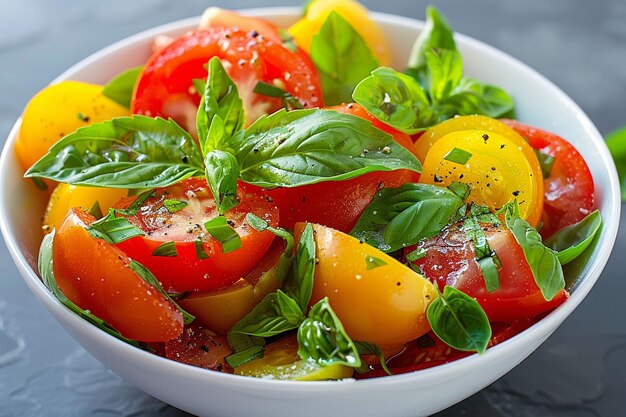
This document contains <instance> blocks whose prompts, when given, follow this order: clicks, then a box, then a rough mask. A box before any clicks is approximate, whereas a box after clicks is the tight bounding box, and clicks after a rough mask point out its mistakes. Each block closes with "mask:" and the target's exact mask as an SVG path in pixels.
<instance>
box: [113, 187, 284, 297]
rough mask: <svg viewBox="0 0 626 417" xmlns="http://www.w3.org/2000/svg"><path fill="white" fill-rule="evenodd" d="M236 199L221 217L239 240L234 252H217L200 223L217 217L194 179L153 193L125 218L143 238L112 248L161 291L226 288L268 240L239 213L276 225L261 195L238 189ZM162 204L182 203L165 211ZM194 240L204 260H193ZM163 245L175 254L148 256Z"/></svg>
mask: <svg viewBox="0 0 626 417" xmlns="http://www.w3.org/2000/svg"><path fill="white" fill-rule="evenodd" d="M238 197H239V200H240V204H239V205H238V206H237V207H235V208H234V209H231V210H229V211H228V212H227V213H226V214H225V217H226V219H227V220H228V221H229V223H230V224H231V226H232V227H233V228H234V229H235V231H236V232H237V233H238V234H239V236H240V238H241V248H240V249H237V250H234V251H232V252H227V253H223V251H222V245H221V244H220V243H219V242H218V241H217V240H216V239H214V238H213V237H211V236H210V235H209V234H208V233H207V232H206V229H205V228H204V223H205V222H207V221H209V220H211V219H213V218H215V217H216V216H217V215H218V214H217V210H216V207H215V201H214V200H213V196H212V194H211V191H210V190H209V188H208V185H207V184H206V182H205V181H204V180H202V179H199V178H191V179H188V180H185V181H183V182H180V183H178V184H175V185H172V186H169V187H167V188H161V189H157V190H156V191H155V194H154V196H153V197H150V198H148V199H147V200H146V201H145V202H144V203H143V205H142V207H141V209H140V210H139V211H138V212H137V214H136V215H133V216H128V220H129V221H130V222H131V223H133V224H134V225H135V226H137V227H138V228H140V229H141V230H142V231H143V232H144V233H145V235H144V236H138V237H134V238H132V239H129V240H126V241H124V242H121V243H119V244H118V247H119V248H120V249H122V250H123V251H124V252H125V253H126V254H128V256H130V257H131V258H133V259H135V260H137V261H138V262H140V263H142V264H143V265H145V266H146V267H147V268H148V269H150V271H152V273H153V274H154V275H155V276H156V277H157V278H158V279H159V281H161V283H162V284H163V287H164V288H165V289H166V290H167V291H173V292H187V291H190V292H201V291H211V290H215V289H218V288H221V287H225V286H228V285H231V284H233V283H234V282H235V281H237V280H239V279H240V278H242V277H243V276H245V275H246V274H247V273H249V272H250V271H251V270H252V269H253V268H254V266H255V265H256V264H257V263H258V262H259V261H260V260H261V258H262V257H263V255H264V254H265V252H267V250H268V248H269V247H270V245H271V243H272V240H273V238H274V235H273V234H272V233H271V232H268V231H264V232H257V231H256V230H254V229H252V227H250V226H249V225H248V223H247V222H246V221H245V215H246V214H247V213H253V214H255V215H257V216H259V217H261V218H262V219H264V220H266V221H267V222H268V223H269V224H270V225H273V226H276V225H277V223H278V210H277V209H276V207H275V206H274V205H273V204H271V203H270V202H268V200H267V199H266V198H265V197H264V196H262V195H261V194H258V193H253V192H250V191H244V190H243V189H239V191H238ZM165 200H177V201H181V202H184V203H187V205H186V206H185V207H184V208H183V209H181V210H179V211H176V212H174V213H170V212H169V210H168V209H167V208H166V207H165V206H164V201H165ZM132 201H133V200H132V199H124V200H122V201H120V202H119V203H118V205H117V207H118V208H125V207H128V206H129V205H130V204H131V202H132ZM196 241H201V246H202V250H203V251H204V253H205V254H206V255H207V256H208V258H207V259H199V258H198V252H197V247H196ZM167 242H174V246H175V247H176V252H177V255H176V256H153V255H152V253H153V252H154V250H155V249H157V248H158V247H159V246H161V245H162V244H164V243H167Z"/></svg>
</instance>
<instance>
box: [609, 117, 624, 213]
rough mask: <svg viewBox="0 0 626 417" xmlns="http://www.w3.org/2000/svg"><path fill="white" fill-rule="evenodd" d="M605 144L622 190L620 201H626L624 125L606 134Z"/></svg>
mask: <svg viewBox="0 0 626 417" xmlns="http://www.w3.org/2000/svg"><path fill="white" fill-rule="evenodd" d="M606 146H608V147H609V151H611V156H613V161H615V167H616V168H617V175H618V176H619V183H620V188H621V190H622V201H626V127H624V128H621V129H617V130H614V131H612V132H611V133H609V134H608V135H606Z"/></svg>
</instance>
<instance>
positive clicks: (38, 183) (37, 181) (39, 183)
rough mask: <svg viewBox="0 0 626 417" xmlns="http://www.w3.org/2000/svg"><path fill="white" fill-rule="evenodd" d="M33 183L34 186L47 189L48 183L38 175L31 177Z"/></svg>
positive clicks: (43, 189) (42, 189)
mask: <svg viewBox="0 0 626 417" xmlns="http://www.w3.org/2000/svg"><path fill="white" fill-rule="evenodd" d="M33 183H35V187H37V188H38V189H40V190H41V191H46V190H47V189H48V184H46V183H45V182H44V180H43V179H41V178H39V177H33Z"/></svg>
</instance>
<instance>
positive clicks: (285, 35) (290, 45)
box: [278, 28, 298, 53]
mask: <svg viewBox="0 0 626 417" xmlns="http://www.w3.org/2000/svg"><path fill="white" fill-rule="evenodd" d="M278 36H280V40H281V41H282V43H283V46H284V47H285V48H287V50H289V51H291V52H293V53H296V52H298V45H296V41H295V40H294V39H293V36H291V35H290V34H289V32H287V31H286V30H285V29H283V28H280V29H278Z"/></svg>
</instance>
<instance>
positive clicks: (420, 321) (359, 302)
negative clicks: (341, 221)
mask: <svg viewBox="0 0 626 417" xmlns="http://www.w3.org/2000/svg"><path fill="white" fill-rule="evenodd" d="M302 227H303V226H302V224H297V225H296V229H297V230H296V235H298V232H299V231H300V230H302ZM313 231H314V236H315V243H316V245H317V252H316V255H317V259H319V262H318V263H317V265H316V267H315V280H314V284H313V295H312V297H311V304H314V303H316V302H317V301H319V300H320V299H322V298H324V297H328V299H329V301H330V305H331V307H332V308H333V310H334V311H335V313H336V314H337V316H338V317H339V319H340V320H341V323H342V324H343V326H344V328H345V330H346V332H347V333H348V335H349V336H350V337H351V338H352V339H353V340H362V341H367V342H371V343H375V344H377V345H379V346H381V347H394V346H398V345H402V344H404V343H407V342H409V341H411V340H414V339H417V338H418V337H420V336H422V335H423V334H425V333H426V332H428V331H429V330H430V326H429V324H428V320H427V318H426V308H427V307H428V305H429V304H430V302H431V301H432V300H434V299H435V298H436V297H437V291H436V290H435V288H434V286H433V284H432V283H431V282H430V281H428V280H427V279H426V278H424V277H422V276H421V275H419V274H418V273H416V272H414V271H413V270H411V269H410V268H408V267H406V266H405V265H403V264H401V263H400V262H398V261H397V260H395V259H394V258H392V257H391V256H389V255H387V254H385V253H383V252H381V251H379V250H378V249H376V248H374V247H372V246H370V245H367V244H364V243H362V242H360V241H359V240H358V239H356V238H354V237H352V236H350V235H347V234H345V233H342V232H339V231H337V230H334V229H331V228H328V227H325V226H321V225H317V224H314V225H313Z"/></svg>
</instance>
